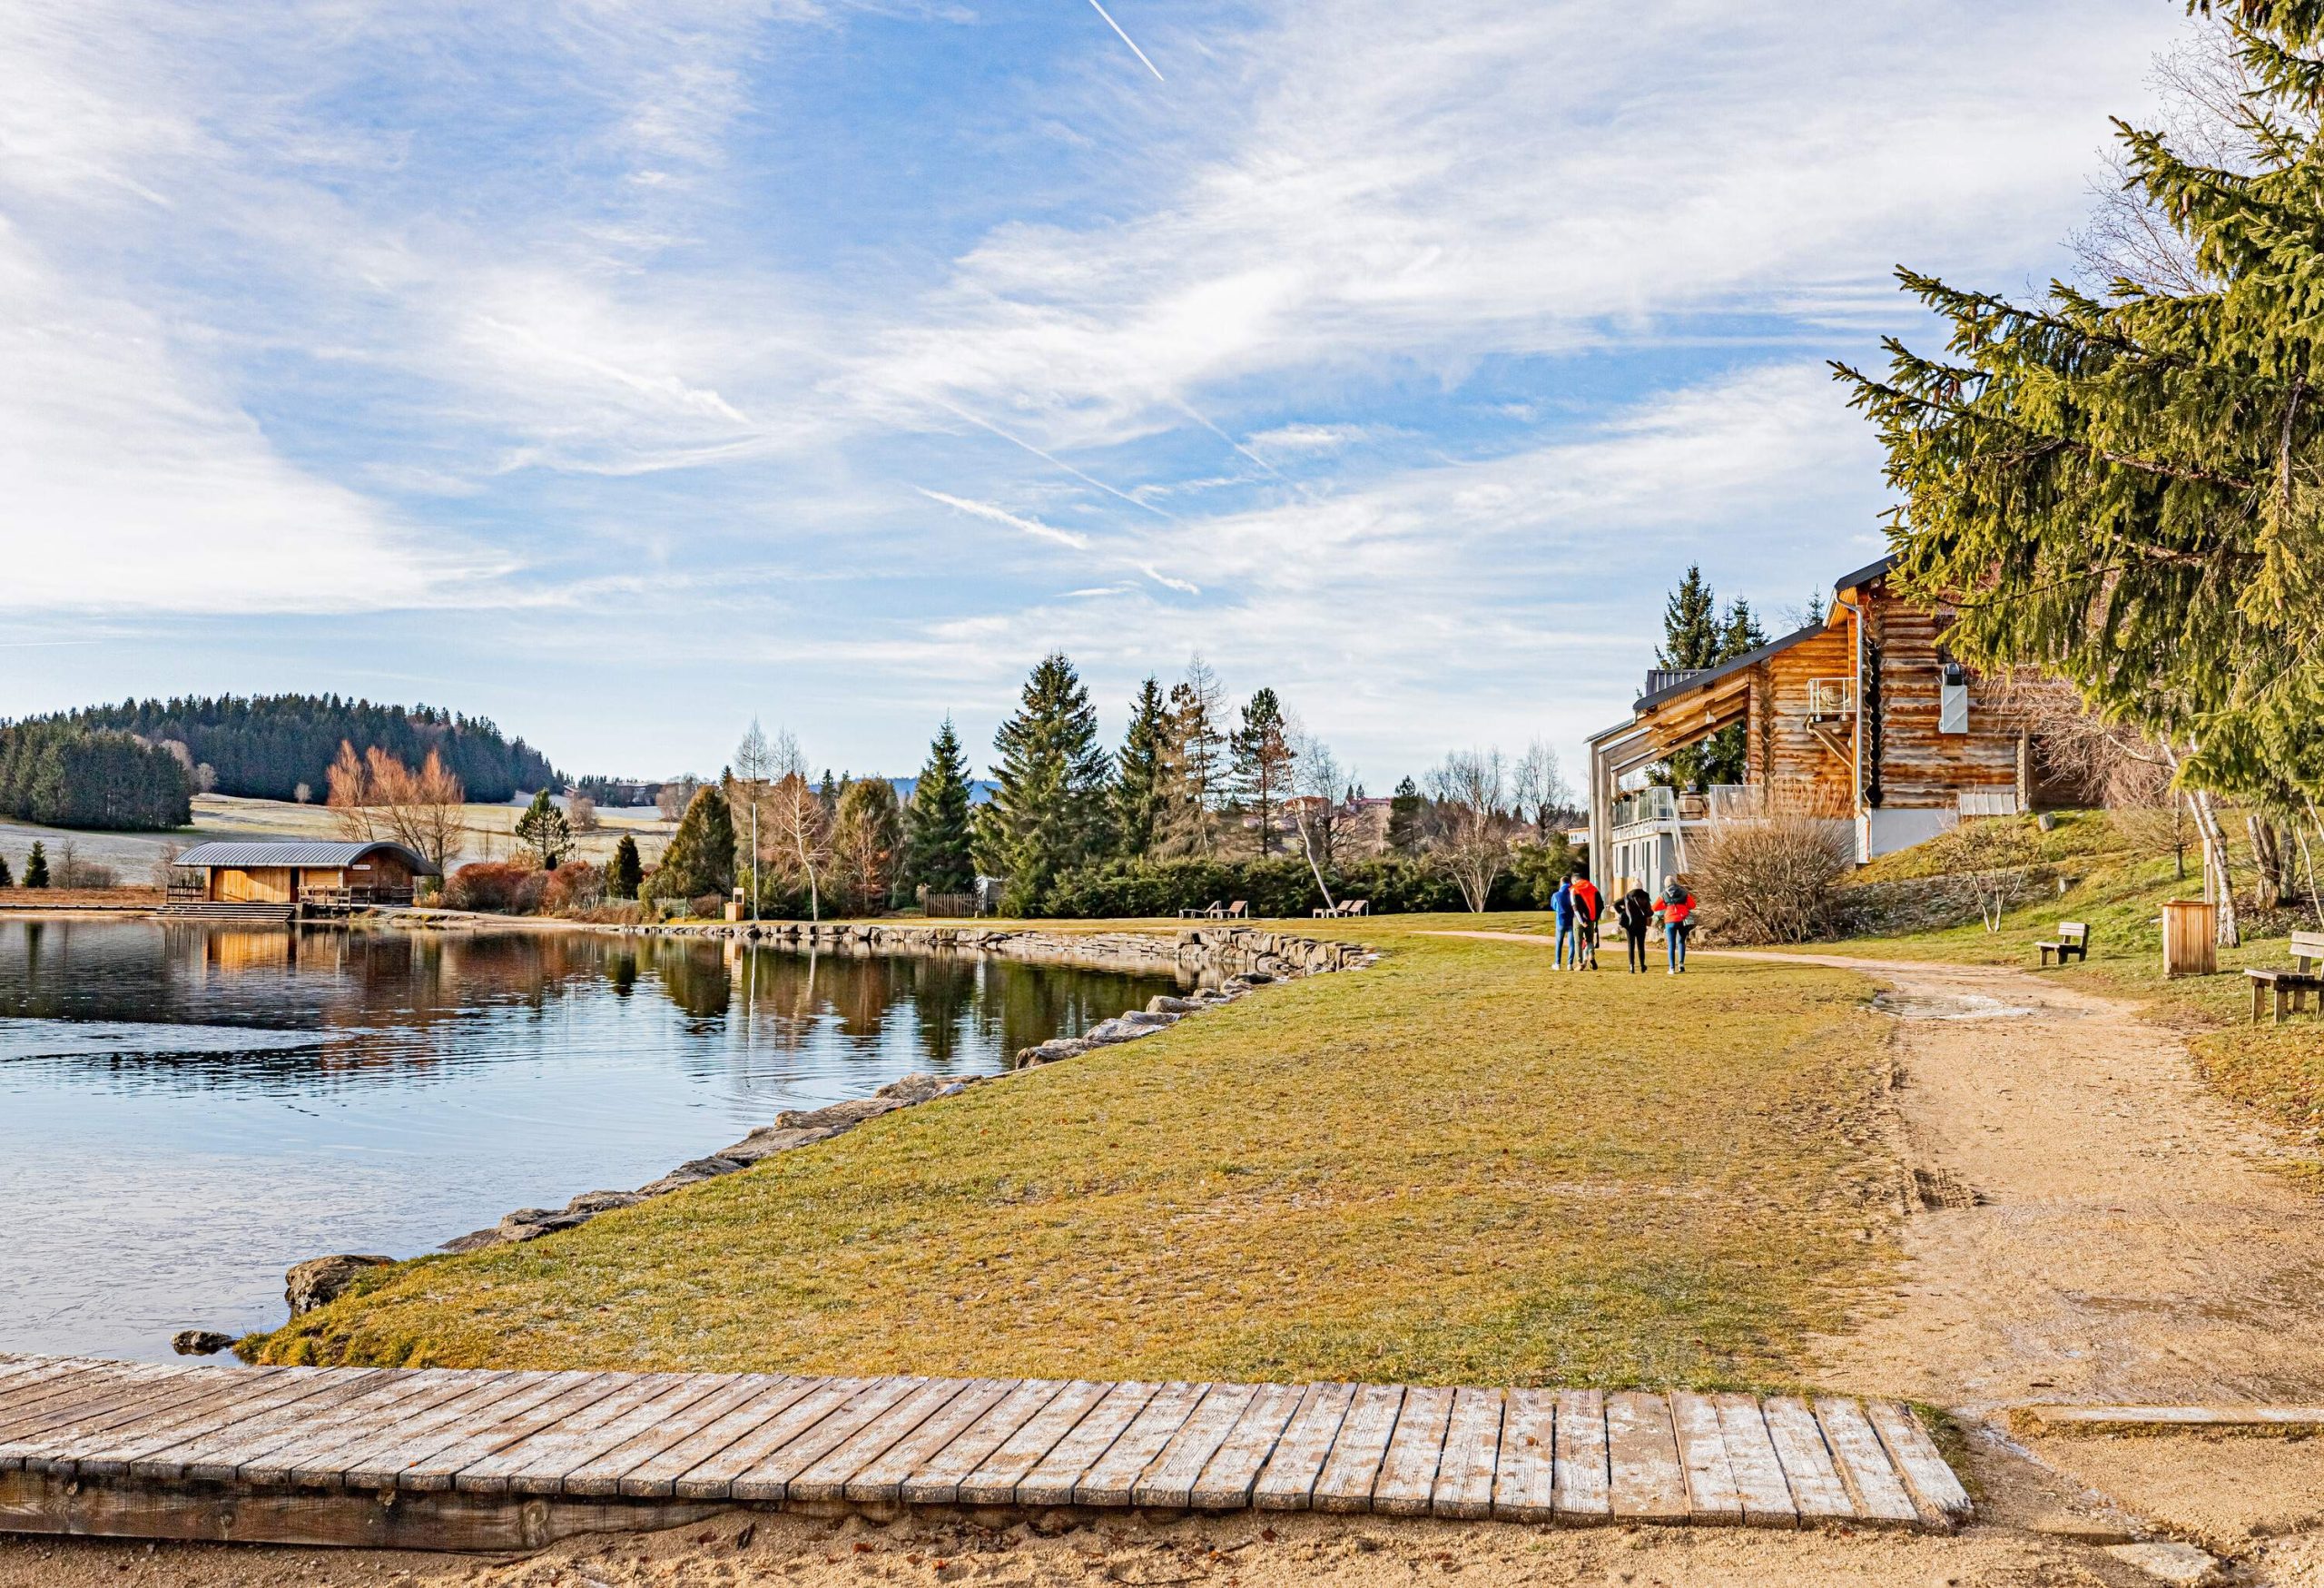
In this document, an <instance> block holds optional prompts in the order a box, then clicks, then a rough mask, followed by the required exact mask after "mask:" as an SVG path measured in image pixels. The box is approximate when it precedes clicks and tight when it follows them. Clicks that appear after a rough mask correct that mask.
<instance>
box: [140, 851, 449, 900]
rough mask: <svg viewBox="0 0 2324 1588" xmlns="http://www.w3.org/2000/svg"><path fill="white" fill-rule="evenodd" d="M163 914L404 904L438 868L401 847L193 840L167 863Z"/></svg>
mask: <svg viewBox="0 0 2324 1588" xmlns="http://www.w3.org/2000/svg"><path fill="white" fill-rule="evenodd" d="M171 867H172V872H171V877H170V888H169V899H168V902H167V905H166V907H165V908H166V909H167V910H168V911H169V912H172V913H176V914H195V913H200V914H217V913H222V911H221V910H220V909H218V908H215V907H218V906H234V905H245V906H251V913H257V912H261V911H266V912H272V911H281V912H285V913H288V912H291V911H295V910H297V909H298V908H299V907H300V906H301V905H305V904H409V903H410V902H411V896H412V886H413V883H414V882H415V880H416V879H418V878H419V877H424V876H432V875H434V874H435V871H436V868H435V867H434V866H431V865H429V864H428V862H427V861H426V860H424V859H422V858H421V857H420V856H419V855H417V854H415V853H412V852H411V851H410V850H409V849H406V848H405V847H404V846H403V845H402V844H400V843H380V842H373V843H310V842H306V841H304V840H296V841H293V840H264V839H259V840H225V841H220V842H217V843H197V844H195V845H194V846H193V847H192V849H189V850H187V851H186V852H185V853H183V854H181V855H179V856H178V857H177V859H175V860H174V861H172V862H171Z"/></svg>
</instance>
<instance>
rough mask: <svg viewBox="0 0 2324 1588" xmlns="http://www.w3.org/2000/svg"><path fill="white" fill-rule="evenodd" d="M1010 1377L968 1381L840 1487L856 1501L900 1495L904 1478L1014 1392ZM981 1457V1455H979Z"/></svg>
mask: <svg viewBox="0 0 2324 1588" xmlns="http://www.w3.org/2000/svg"><path fill="white" fill-rule="evenodd" d="M1018 1382H1019V1381H1018V1380H1016V1379H1013V1378H976V1379H971V1380H970V1381H969V1385H968V1387H966V1388H965V1389H963V1390H961V1391H960V1394H958V1395H956V1396H953V1397H952V1398H951V1399H950V1400H949V1401H946V1402H945V1403H944V1405H943V1407H942V1408H941V1409H940V1410H939V1411H937V1412H935V1413H934V1414H932V1415H931V1416H930V1417H929V1418H928V1420H927V1421H926V1422H924V1423H922V1424H921V1425H920V1426H919V1427H917V1428H914V1429H913V1430H912V1431H911V1433H909V1434H907V1435H904V1436H903V1437H902V1438H901V1439H899V1440H897V1441H896V1442H895V1443H894V1444H893V1445H890V1446H888V1448H887V1449H886V1450H884V1451H882V1452H881V1454H880V1455H879V1457H878V1458H877V1459H876V1460H874V1461H872V1462H871V1463H870V1464H869V1465H866V1466H865V1467H864V1468H863V1469H862V1471H860V1472H858V1473H857V1474H856V1475H854V1476H853V1477H851V1478H849V1479H848V1480H847V1486H846V1488H845V1489H844V1490H843V1491H842V1492H843V1493H844V1494H845V1495H846V1497H847V1498H849V1499H851V1500H854V1501H857V1502H859V1503H872V1504H876V1503H881V1502H886V1503H890V1504H892V1503H894V1502H897V1501H900V1500H901V1499H902V1498H903V1486H904V1480H905V1479H906V1478H909V1477H911V1475H913V1474H914V1473H916V1472H919V1471H920V1470H921V1469H922V1468H923V1467H924V1466H926V1465H927V1464H928V1463H929V1462H930V1461H931V1460H933V1459H934V1458H935V1457H936V1455H938V1454H939V1453H940V1452H941V1451H942V1450H943V1449H944V1448H945V1447H946V1446H948V1445H950V1444H951V1443H952V1441H954V1440H955V1439H958V1438H959V1437H960V1435H963V1434H965V1433H967V1432H968V1431H969V1430H970V1428H972V1427H974V1426H975V1425H976V1424H977V1422H978V1420H979V1419H980V1418H981V1417H983V1416H984V1415H985V1414H986V1413H988V1412H990V1411H991V1410H992V1408H993V1407H995V1406H999V1405H1000V1403H1001V1402H1002V1401H1003V1400H1005V1399H1006V1398H1008V1396H1009V1395H1011V1394H1012V1393H1014V1392H1015V1390H1016V1389H1017V1386H1018ZM980 1459H981V1458H980Z"/></svg>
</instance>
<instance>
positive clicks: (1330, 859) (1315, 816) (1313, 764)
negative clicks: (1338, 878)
mask: <svg viewBox="0 0 2324 1588" xmlns="http://www.w3.org/2000/svg"><path fill="white" fill-rule="evenodd" d="M1292 745H1293V746H1294V749H1293V760H1292V764H1293V765H1294V766H1295V768H1296V769H1297V774H1298V775H1297V778H1296V780H1295V789H1296V791H1297V792H1296V794H1295V796H1294V798H1293V799H1292V801H1291V802H1290V804H1291V808H1292V813H1293V817H1294V819H1295V821H1296V822H1297V823H1298V825H1299V843H1300V847H1301V848H1302V849H1303V850H1304V851H1305V853H1306V855H1307V869H1308V871H1309V872H1310V873H1314V875H1315V891H1316V892H1317V893H1321V894H1322V895H1323V896H1324V909H1326V910H1330V909H1333V908H1334V907H1335V906H1334V903H1333V901H1332V885H1331V883H1327V882H1325V881H1324V867H1325V866H1327V865H1330V864H1332V863H1334V860H1335V858H1336V857H1335V856H1334V853H1333V850H1334V843H1335V840H1336V835H1337V833H1338V828H1339V814H1340V808H1341V807H1340V801H1341V798H1342V791H1343V789H1344V782H1343V774H1342V773H1341V771H1340V764H1339V758H1338V757H1337V756H1335V755H1333V754H1332V747H1331V746H1330V745H1326V744H1324V742H1323V741H1322V740H1321V739H1318V738H1315V737H1313V736H1312V735H1308V734H1306V733H1305V732H1303V731H1300V730H1298V729H1296V728H1295V729H1294V730H1293V737H1292Z"/></svg>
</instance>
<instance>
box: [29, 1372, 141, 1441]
mask: <svg viewBox="0 0 2324 1588" xmlns="http://www.w3.org/2000/svg"><path fill="white" fill-rule="evenodd" d="M153 1371H156V1370H154V1369H150V1368H149V1369H148V1370H147V1374H148V1375H150V1374H151V1373H152V1372H153ZM145 1381H146V1378H145V1376H143V1375H137V1374H130V1373H124V1372H123V1371H121V1369H120V1366H119V1365H117V1364H101V1365H99V1366H93V1367H89V1368H86V1369H84V1370H82V1371H80V1372H76V1373H74V1374H71V1375H69V1376H62V1377H59V1378H55V1379H51V1380H49V1381H47V1382H46V1383H44V1384H43V1385H41V1386H37V1392H36V1393H34V1394H31V1395H27V1396H25V1398H24V1400H22V1401H21V1402H19V1403H18V1404H16V1405H15V1406H11V1407H9V1408H8V1410H7V1412H6V1414H5V1415H0V1444H5V1443H7V1442H10V1441H13V1440H15V1439H17V1438H19V1437H21V1436H22V1435H26V1434H31V1433H37V1432H38V1431H39V1430H40V1429H42V1428H46V1427H54V1425H57V1424H58V1423H63V1422H71V1421H72V1420H73V1419H74V1418H75V1417H77V1416H80V1415H84V1413H85V1412H90V1411H95V1410H98V1409H101V1408H102V1407H103V1406H108V1405H112V1404H113V1403H115V1402H117V1401H118V1400H119V1399H120V1398H121V1397H122V1396H124V1395H128V1394H132V1393H134V1392H135V1391H136V1389H137V1388H138V1387H139V1386H142V1385H143V1383H144V1382H145Z"/></svg>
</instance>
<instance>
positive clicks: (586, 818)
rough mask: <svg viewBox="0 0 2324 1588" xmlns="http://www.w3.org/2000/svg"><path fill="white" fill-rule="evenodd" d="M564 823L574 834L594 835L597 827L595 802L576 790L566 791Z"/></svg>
mask: <svg viewBox="0 0 2324 1588" xmlns="http://www.w3.org/2000/svg"><path fill="white" fill-rule="evenodd" d="M565 823H566V826H568V827H570V828H572V829H573V830H574V831H575V832H576V833H595V832H596V830H597V828H598V826H599V823H598V821H597V802H596V800H594V799H591V798H590V797H589V796H588V795H587V794H583V793H582V792H581V791H580V790H579V789H577V788H576V789H572V790H570V791H568V792H567V793H566V796H565Z"/></svg>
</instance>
